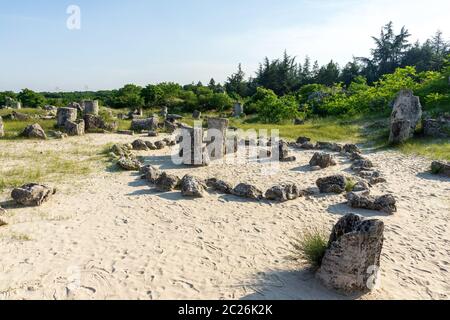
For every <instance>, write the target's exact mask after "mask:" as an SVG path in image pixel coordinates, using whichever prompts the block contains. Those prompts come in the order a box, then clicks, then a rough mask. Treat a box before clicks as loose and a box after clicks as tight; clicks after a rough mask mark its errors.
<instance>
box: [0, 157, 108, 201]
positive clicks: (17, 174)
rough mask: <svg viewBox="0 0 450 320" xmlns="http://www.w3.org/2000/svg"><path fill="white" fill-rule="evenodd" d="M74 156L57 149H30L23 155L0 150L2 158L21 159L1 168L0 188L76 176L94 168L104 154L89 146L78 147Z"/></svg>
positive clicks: (1, 189)
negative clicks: (11, 165) (8, 167)
mask: <svg viewBox="0 0 450 320" xmlns="http://www.w3.org/2000/svg"><path fill="white" fill-rule="evenodd" d="M72 156H77V157H76V158H75V157H68V156H67V155H65V154H62V153H58V152H56V151H52V152H50V151H47V152H45V153H37V152H28V153H24V154H21V155H18V154H16V155H15V156H12V157H9V156H8V153H6V152H0V158H3V157H4V158H5V159H8V160H13V159H14V160H19V161H20V162H21V163H23V162H25V163H27V164H17V165H15V166H14V167H13V168H10V169H6V170H5V169H3V170H2V168H0V192H1V191H3V190H5V189H9V188H15V187H19V186H21V185H23V184H25V183H30V182H36V183H48V182H57V181H61V180H62V179H66V178H67V177H76V176H82V175H86V174H89V173H91V172H92V169H93V166H92V163H93V162H94V161H99V160H102V159H104V158H105V156H104V155H103V154H99V153H98V152H88V151H86V150H81V149H75V150H74V151H73V154H72Z"/></svg>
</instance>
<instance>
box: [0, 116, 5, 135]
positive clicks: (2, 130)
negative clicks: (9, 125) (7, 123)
mask: <svg viewBox="0 0 450 320" xmlns="http://www.w3.org/2000/svg"><path fill="white" fill-rule="evenodd" d="M4 136H5V128H4V125H3V119H2V117H0V137H4Z"/></svg>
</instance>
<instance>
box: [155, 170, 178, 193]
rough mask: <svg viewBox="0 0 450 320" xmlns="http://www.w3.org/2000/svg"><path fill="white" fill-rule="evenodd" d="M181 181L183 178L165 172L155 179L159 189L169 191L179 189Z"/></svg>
mask: <svg viewBox="0 0 450 320" xmlns="http://www.w3.org/2000/svg"><path fill="white" fill-rule="evenodd" d="M180 182H181V180H180V178H178V177H177V176H175V175H171V174H168V173H166V172H163V173H161V175H160V176H159V178H158V179H157V180H156V181H155V187H156V190H158V191H161V192H168V191H172V190H175V189H178V188H179V186H180Z"/></svg>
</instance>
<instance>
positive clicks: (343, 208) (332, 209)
mask: <svg viewBox="0 0 450 320" xmlns="http://www.w3.org/2000/svg"><path fill="white" fill-rule="evenodd" d="M327 211H328V212H329V213H332V214H337V215H342V216H345V215H347V214H349V213H355V214H359V215H360V216H363V217H366V218H371V217H389V216H391V215H390V214H387V213H385V212H382V211H372V210H365V209H355V208H352V207H350V206H348V205H347V203H346V202H343V203H338V204H333V205H331V206H329V207H328V209H327Z"/></svg>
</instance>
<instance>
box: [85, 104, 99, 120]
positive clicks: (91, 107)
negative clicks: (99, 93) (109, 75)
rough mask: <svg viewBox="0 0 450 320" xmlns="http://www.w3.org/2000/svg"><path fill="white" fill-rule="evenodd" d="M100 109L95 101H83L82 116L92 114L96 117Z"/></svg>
mask: <svg viewBox="0 0 450 320" xmlns="http://www.w3.org/2000/svg"><path fill="white" fill-rule="evenodd" d="M99 111H100V107H99V106H98V101H97V100H85V101H84V114H93V115H95V116H98V113H99Z"/></svg>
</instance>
